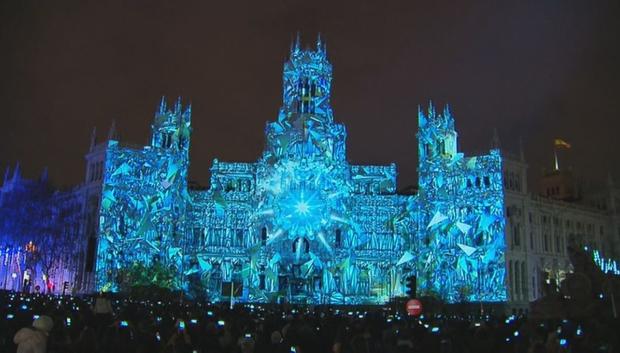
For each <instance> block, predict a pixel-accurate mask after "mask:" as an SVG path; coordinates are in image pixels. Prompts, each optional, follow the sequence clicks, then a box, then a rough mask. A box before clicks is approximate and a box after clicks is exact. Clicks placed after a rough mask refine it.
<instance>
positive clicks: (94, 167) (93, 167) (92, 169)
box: [88, 161, 103, 182]
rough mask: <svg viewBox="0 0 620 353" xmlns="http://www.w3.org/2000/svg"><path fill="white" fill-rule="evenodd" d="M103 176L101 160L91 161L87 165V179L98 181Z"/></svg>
mask: <svg viewBox="0 0 620 353" xmlns="http://www.w3.org/2000/svg"><path fill="white" fill-rule="evenodd" d="M102 177H103V161H98V162H93V163H90V164H89V165H88V181H89V182H93V181H98V180H101V179H102Z"/></svg>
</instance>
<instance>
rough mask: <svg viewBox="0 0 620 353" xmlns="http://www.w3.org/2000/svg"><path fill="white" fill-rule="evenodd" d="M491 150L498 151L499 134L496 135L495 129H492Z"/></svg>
mask: <svg viewBox="0 0 620 353" xmlns="http://www.w3.org/2000/svg"><path fill="white" fill-rule="evenodd" d="M491 148H493V149H499V148H500V142H499V134H498V133H497V128H495V127H494V128H493V138H492V139H491Z"/></svg>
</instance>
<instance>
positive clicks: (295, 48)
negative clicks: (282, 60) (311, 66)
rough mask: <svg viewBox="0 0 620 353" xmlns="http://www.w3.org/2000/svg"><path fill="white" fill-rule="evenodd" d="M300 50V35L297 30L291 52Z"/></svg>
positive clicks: (295, 52) (294, 52)
mask: <svg viewBox="0 0 620 353" xmlns="http://www.w3.org/2000/svg"><path fill="white" fill-rule="evenodd" d="M300 51H301V36H300V34H299V31H298V32H297V36H296V37H295V43H293V47H292V50H291V54H297V53H299V52H300Z"/></svg>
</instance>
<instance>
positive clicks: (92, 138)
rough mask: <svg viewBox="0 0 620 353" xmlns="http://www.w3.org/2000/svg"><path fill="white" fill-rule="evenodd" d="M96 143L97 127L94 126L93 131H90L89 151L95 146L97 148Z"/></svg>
mask: <svg viewBox="0 0 620 353" xmlns="http://www.w3.org/2000/svg"><path fill="white" fill-rule="evenodd" d="M95 145H97V127H96V126H93V131H92V132H91V133H90V149H89V151H92V150H93V148H95Z"/></svg>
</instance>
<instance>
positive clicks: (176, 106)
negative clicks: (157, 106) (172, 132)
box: [174, 96, 183, 114]
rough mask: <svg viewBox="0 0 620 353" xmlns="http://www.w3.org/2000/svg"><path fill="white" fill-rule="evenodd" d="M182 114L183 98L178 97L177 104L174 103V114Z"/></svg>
mask: <svg viewBox="0 0 620 353" xmlns="http://www.w3.org/2000/svg"><path fill="white" fill-rule="evenodd" d="M182 112H183V110H182V102H181V96H178V97H177V100H176V102H175V103H174V113H177V114H181V113H182Z"/></svg>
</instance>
